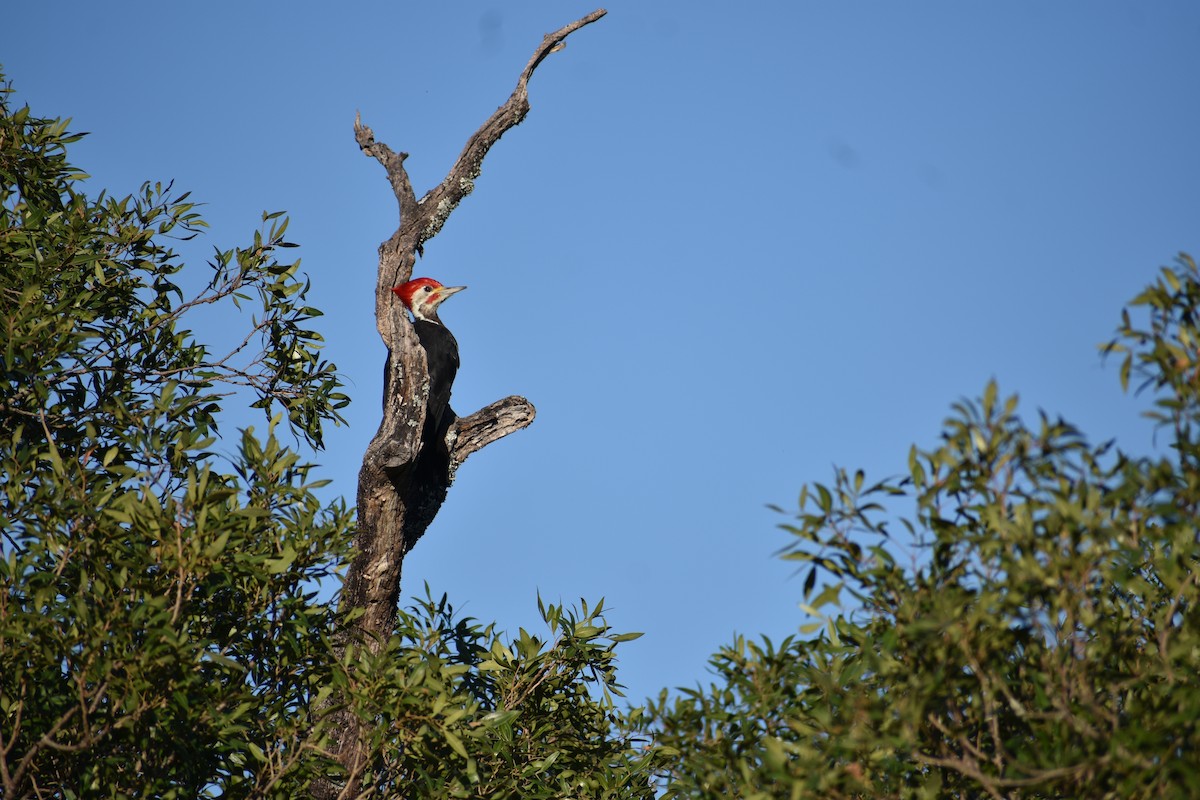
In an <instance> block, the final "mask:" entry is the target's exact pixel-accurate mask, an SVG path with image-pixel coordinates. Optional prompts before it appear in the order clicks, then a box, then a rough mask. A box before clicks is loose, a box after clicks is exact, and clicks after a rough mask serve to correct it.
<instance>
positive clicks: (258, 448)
mask: <svg viewBox="0 0 1200 800" xmlns="http://www.w3.org/2000/svg"><path fill="white" fill-rule="evenodd" d="M10 96H11V92H10V90H8V89H4V90H3V93H2V94H0V796H3V797H5V798H13V799H14V800H15V799H16V798H26V797H30V798H32V797H39V798H40V797H58V798H84V797H89V798H90V797H111V798H118V797H135V796H137V797H142V796H145V797H162V798H190V797H202V796H221V797H231V798H236V797H247V798H249V797H255V798H268V797H269V798H295V797H300V796H304V795H305V794H306V792H307V791H308V788H309V787H310V785H311V783H312V782H313V781H314V780H317V779H319V778H327V777H330V776H332V777H334V779H335V780H336V779H338V777H339V773H338V770H339V767H338V765H337V762H336V761H335V760H334V759H333V758H332V757H331V756H330V755H329V753H328V746H329V732H330V726H331V725H334V724H337V719H338V713H339V712H340V711H342V710H343V709H349V711H350V712H351V713H353V714H355V715H357V716H358V717H359V718H361V719H363V720H366V721H369V723H370V730H371V731H372V733H373V736H374V740H373V742H372V744H373V750H372V754H371V755H372V758H373V761H372V763H370V764H369V765H368V769H369V774H368V775H367V780H366V783H367V785H368V786H370V787H373V788H374V789H376V790H378V792H377V793H376V795H375V796H380V795H386V796H394V795H395V794H396V793H397V792H399V791H402V792H403V793H404V794H405V795H408V796H425V797H448V796H459V797H469V796H474V797H551V796H564V795H568V794H579V795H586V796H589V797H591V796H594V797H648V796H649V795H650V784H649V779H648V775H649V773H648V771H647V766H646V763H645V762H646V757H645V756H644V755H639V754H638V753H637V752H636V751H635V749H634V747H633V743H632V741H631V740H630V737H629V735H628V734H627V733H623V732H622V729H621V728H620V727H618V723H619V722H620V720H621V716H620V714H619V713H618V712H617V711H616V710H615V709H614V706H613V699H612V693H614V692H617V691H618V688H619V687H618V686H617V684H616V683H615V672H614V668H613V649H614V647H615V646H616V644H617V643H618V642H620V641H624V640H625V639H627V638H629V637H628V636H622V635H618V634H613V633H611V632H610V631H609V629H608V628H607V626H606V625H605V624H604V622H603V619H602V618H601V617H600V612H601V609H600V608H599V607H597V608H594V609H590V610H589V609H588V607H587V606H586V604H585V605H584V606H583V609H582V613H580V614H579V615H578V616H576V615H573V614H572V613H570V612H567V611H564V610H563V609H560V608H556V607H553V606H549V607H544V608H543V609H542V611H543V616H544V618H545V620H546V622H547V623H548V625H549V626H550V629H551V636H550V637H548V638H547V639H541V638H536V637H534V636H532V635H530V634H527V633H525V632H524V631H522V632H521V633H520V635H519V636H518V637H516V639H515V640H513V641H511V642H507V643H506V642H505V641H504V640H503V639H502V638H501V637H499V636H498V635H497V634H496V633H495V632H494V631H493V629H492V628H491V627H480V626H479V625H476V624H474V623H473V622H472V621H470V620H456V619H454V617H453V615H452V613H451V611H450V609H449V607H448V606H447V604H446V602H445V600H444V599H443V600H442V601H441V602H440V603H435V602H432V601H428V602H426V603H424V604H423V605H420V606H418V607H417V608H415V609H414V610H413V611H412V613H409V614H402V615H401V617H400V620H399V623H398V629H397V632H396V635H395V636H394V637H393V638H392V639H391V640H390V641H388V642H386V643H384V645H383V646H382V647H379V648H372V647H367V648H345V647H343V646H342V645H341V644H340V643H339V642H338V641H337V637H336V636H335V629H334V624H335V622H336V615H335V613H334V606H333V605H332V603H331V602H329V601H328V600H325V599H322V597H321V596H319V595H318V591H317V590H318V587H319V585H320V583H321V581H322V580H324V581H326V583H327V584H329V583H332V582H334V581H336V580H337V576H336V575H335V573H334V571H335V569H336V568H337V566H338V565H340V564H344V563H345V562H346V561H347V559H348V558H349V555H350V553H349V550H350V543H351V539H352V531H353V512H352V511H351V510H350V509H348V508H347V507H346V506H345V504H344V503H343V502H341V501H340V500H337V501H333V502H322V501H321V500H319V498H318V496H317V494H316V491H317V490H318V489H319V488H320V487H321V486H322V485H323V484H324V483H325V481H321V480H318V479H316V477H315V469H314V467H313V466H312V465H310V464H306V463H304V462H303V460H302V458H301V456H300V455H299V454H298V453H296V452H294V451H292V450H290V449H288V448H287V447H285V446H283V445H282V444H281V443H280V441H279V438H277V436H276V429H277V427H278V426H279V425H281V424H283V423H284V420H286V423H287V424H288V425H289V426H290V427H291V430H292V431H293V432H294V433H297V434H299V435H301V436H303V437H304V438H305V439H307V441H308V442H309V443H310V444H312V445H315V446H320V445H321V443H322V435H321V428H322V425H323V424H324V423H326V422H329V421H334V422H336V421H338V420H339V419H340V417H339V415H338V409H340V408H341V407H342V406H344V405H345V403H346V402H347V399H346V398H345V396H344V395H342V394H340V393H339V392H338V388H339V385H338V382H337V378H336V371H335V368H334V366H333V365H331V364H329V363H327V362H325V361H322V360H321V359H320V357H319V350H318V344H319V342H320V336H319V335H318V334H316V333H315V332H313V331H310V330H307V329H306V328H305V326H306V325H307V324H308V321H309V320H311V319H313V318H315V317H317V316H319V314H320V312H319V311H317V310H316V309H314V308H311V307H309V306H307V305H305V300H304V298H305V294H306V292H307V290H308V288H309V287H308V283H307V281H305V280H303V279H302V278H301V277H300V275H299V272H298V262H293V263H280V262H279V261H277V260H276V258H275V257H276V255H277V253H278V252H279V251H280V250H281V249H282V248H286V247H289V246H290V245H289V244H288V243H287V242H286V241H285V240H284V238H283V237H284V233H285V231H286V227H287V223H286V220H284V219H283V218H282V217H281V216H280V215H278V214H268V215H265V216H264V219H263V223H264V228H263V229H262V230H260V231H258V232H257V233H255V234H254V236H253V239H252V242H251V244H250V245H249V246H247V247H244V248H234V249H230V250H217V251H216V253H215V255H214V257H213V259H212V260H211V261H210V263H209V270H210V272H209V277H208V280H207V283H206V285H205V286H204V288H203V289H201V290H200V291H199V293H198V294H196V295H195V296H192V297H190V298H186V297H185V294H184V291H183V289H182V288H181V287H180V285H179V283H182V282H183V281H182V280H179V278H178V275H179V273H180V272H181V271H182V270H183V269H184V265H183V264H182V262H181V261H180V259H179V257H178V256H177V255H176V253H175V252H174V251H173V250H172V249H171V247H170V246H169V243H170V242H171V241H172V239H180V238H191V237H193V236H195V235H197V234H198V233H199V232H200V231H201V230H202V229H203V228H204V222H203V220H202V219H201V218H200V216H199V215H198V214H197V213H196V209H195V206H194V205H193V204H192V203H189V202H188V201H187V195H179V196H175V195H173V194H172V191H171V187H170V186H162V185H158V184H156V185H153V186H151V185H146V186H144V187H143V188H142V191H141V192H140V193H139V194H138V195H137V196H136V197H126V198H123V199H120V200H117V199H112V198H109V197H106V196H105V195H103V194H102V195H100V196H99V197H98V198H95V199H91V198H89V197H87V196H86V195H85V194H84V193H83V192H82V191H81V187H80V181H81V179H82V178H83V177H85V176H84V175H83V174H82V173H80V172H79V171H77V170H76V169H74V168H73V167H72V166H71V165H70V164H69V163H68V161H67V158H66V145H68V144H69V143H70V142H72V141H74V140H76V139H77V138H78V137H77V136H74V135H69V134H67V133H66V123H65V122H63V121H60V120H47V119H40V118H38V117H35V116H33V115H32V114H31V113H30V112H29V110H28V109H27V108H22V109H17V110H13V109H12V108H10V106H9V98H10ZM177 281H178V283H177ZM243 305H249V306H251V307H252V308H253V313H252V314H251V315H250V319H249V321H248V322H245V323H244V327H245V331H244V335H243V336H241V337H239V338H238V340H237V341H236V342H235V344H234V345H233V346H232V347H231V348H230V349H229V350H227V351H224V352H220V353H217V354H214V353H213V352H211V351H210V348H209V347H208V346H206V345H204V344H202V343H200V342H199V341H198V340H197V339H196V338H195V336H194V335H193V333H192V332H191V331H190V330H188V329H187V328H185V327H184V326H185V324H187V323H189V322H190V320H192V319H194V314H193V313H192V312H194V311H196V310H197V309H199V308H200V307H205V308H214V307H215V308H221V307H225V308H224V311H223V312H222V313H224V314H225V316H224V317H223V319H226V320H228V319H231V318H234V317H235V312H236V311H237V309H240V308H241V307H242V306H243ZM230 307H232V308H230ZM238 318H240V319H243V320H244V319H245V317H244V316H243V317H238ZM247 392H248V393H249V394H250V398H249V400H248V402H249V403H250V404H251V405H253V406H257V407H259V408H262V409H264V410H265V411H266V413H267V414H269V415H270V416H269V419H268V424H267V426H266V432H265V436H260V435H259V434H257V433H256V432H255V430H254V429H253V428H249V429H247V430H244V431H242V432H241V433H240V436H239V437H237V438H236V439H234V441H233V442H230V441H228V440H224V441H222V440H220V439H219V438H218V437H219V435H220V431H219V429H218V424H219V421H220V414H221V410H222V404H223V403H227V402H229V401H230V398H231V396H232V397H234V398H245V396H246V393H247ZM231 393H235V394H232V395H231ZM219 442H220V443H221V444H224V446H223V447H221V448H220V450H221V451H226V452H225V454H224V455H219V454H218V453H217V452H215V451H216V449H217V448H216V446H217V445H218V443H219ZM230 450H232V451H233V452H228V451H230ZM326 594H327V592H326ZM376 650H378V652H376ZM593 692H594V693H595V695H596V696H595V697H593Z"/></svg>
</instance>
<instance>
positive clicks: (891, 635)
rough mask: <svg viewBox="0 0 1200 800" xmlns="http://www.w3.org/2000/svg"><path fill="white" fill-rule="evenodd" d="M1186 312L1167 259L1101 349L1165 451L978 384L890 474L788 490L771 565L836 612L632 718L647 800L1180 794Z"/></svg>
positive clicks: (1197, 733) (1192, 605)
mask: <svg viewBox="0 0 1200 800" xmlns="http://www.w3.org/2000/svg"><path fill="white" fill-rule="evenodd" d="M1197 300H1200V273H1198V272H1197V268H1196V264H1195V262H1194V261H1193V260H1192V259H1190V258H1189V257H1187V256H1182V257H1181V258H1180V259H1179V261H1178V264H1177V266H1176V267H1175V268H1173V269H1166V270H1164V271H1163V273H1162V276H1161V277H1160V279H1159V280H1158V282H1157V283H1156V284H1155V285H1154V286H1152V287H1150V288H1149V289H1148V290H1147V291H1145V292H1143V293H1142V294H1141V295H1139V296H1138V297H1137V298H1135V299H1134V301H1133V306H1134V309H1135V312H1136V311H1139V310H1143V311H1144V312H1148V317H1149V323H1148V325H1147V326H1146V327H1144V328H1143V327H1138V326H1137V325H1135V324H1134V322H1133V321H1132V315H1131V313H1130V312H1128V311H1127V312H1125V314H1124V315H1123V317H1122V323H1121V326H1120V328H1119V329H1118V331H1119V338H1118V339H1117V340H1114V342H1112V343H1110V344H1109V345H1108V346H1106V348H1105V349H1106V350H1107V351H1109V352H1117V353H1121V354H1122V355H1123V360H1122V366H1121V380H1122V383H1123V384H1127V382H1128V380H1129V378H1130V376H1131V375H1136V376H1137V377H1138V378H1140V380H1141V382H1142V385H1143V386H1144V387H1150V388H1152V389H1154V390H1155V391H1156V392H1157V395H1156V397H1155V402H1154V409H1153V410H1152V411H1151V412H1149V413H1150V415H1151V416H1152V417H1153V418H1154V419H1155V420H1157V421H1158V422H1159V423H1160V424H1161V425H1162V426H1163V428H1164V429H1165V430H1167V431H1169V433H1170V436H1171V441H1170V445H1171V449H1172V453H1171V455H1170V456H1167V457H1153V458H1150V457H1146V458H1134V457H1132V456H1129V455H1128V454H1126V453H1123V452H1121V451H1119V450H1117V449H1116V448H1115V447H1113V446H1112V444H1111V443H1108V444H1102V445H1099V446H1095V445H1091V444H1089V443H1088V442H1087V441H1086V440H1085V439H1084V437H1083V436H1082V435H1081V434H1080V433H1079V432H1078V431H1076V430H1075V429H1074V428H1072V427H1071V426H1070V425H1069V424H1067V423H1066V422H1064V421H1062V420H1058V419H1051V418H1048V417H1047V416H1045V415H1041V416H1040V418H1039V419H1038V420H1037V422H1036V424H1034V425H1032V426H1029V425H1026V424H1025V423H1024V422H1023V421H1022V420H1021V419H1020V418H1019V417H1018V416H1017V414H1016V409H1017V401H1016V398H1015V397H1010V398H1007V399H1001V398H1000V396H999V392H998V390H997V388H996V386H995V385H994V384H992V385H989V386H988V387H987V388H986V390H985V391H984V394H983V397H982V398H981V399H980V400H979V401H978V402H976V403H960V404H957V405H956V406H955V407H954V415H953V416H952V417H951V418H950V419H949V420H948V421H947V423H946V427H945V432H944V433H943V436H942V442H941V444H940V446H939V447H937V448H935V449H933V450H930V451H920V450H917V449H915V448H914V450H913V451H912V453H911V454H910V456H909V460H908V474H907V476H906V477H904V478H903V479H900V480H887V481H883V482H880V483H877V484H874V485H868V484H867V483H866V481H865V479H864V476H863V475H862V473H856V474H854V475H850V474H848V473H847V472H845V471H838V472H837V474H836V478H835V481H834V483H833V485H831V486H822V485H816V486H814V487H812V488H811V489H809V488H808V487H806V488H805V489H804V490H803V491H802V492H801V494H800V502H799V506H800V508H799V513H798V514H797V515H796V516H795V518H794V520H793V521H792V522H791V523H789V524H787V525H784V526H783V527H784V528H785V529H786V530H787V531H788V532H789V533H790V534H791V535H792V536H793V537H794V540H793V543H792V544H791V545H790V546H789V547H788V548H787V550H786V552H785V555H784V557H785V558H787V559H789V560H794V561H797V562H798V563H800V564H801V565H807V566H806V570H807V572H806V580H805V584H804V593H805V600H806V604H807V605H806V608H807V609H808V611H809V612H810V613H812V614H817V613H818V612H819V608H818V607H820V606H823V605H827V604H829V603H837V602H838V600H839V599H840V597H841V595H842V594H843V593H845V594H848V595H849V596H850V597H851V598H853V602H852V603H851V604H850V606H849V609H848V610H847V611H845V612H840V613H835V614H834V615H832V616H829V617H826V618H823V620H822V621H820V622H818V623H817V624H816V625H815V626H813V628H809V629H808V630H807V631H806V632H805V631H802V633H801V635H800V636H797V637H793V638H789V639H788V640H786V641H784V642H781V643H780V644H779V645H778V646H773V645H772V644H771V643H770V642H766V641H764V642H763V643H762V644H761V645H756V644H753V643H749V642H746V641H743V640H740V639H739V640H738V641H737V642H736V643H735V644H734V645H733V646H731V647H728V648H725V649H723V650H722V651H721V652H720V653H718V654H717V655H716V656H715V657H714V659H713V661H712V666H713V668H714V670H715V671H716V673H717V675H718V680H717V682H715V683H714V684H713V685H712V686H711V687H710V688H709V689H708V690H701V689H697V690H696V691H691V692H686V693H684V694H683V695H682V696H680V697H678V698H674V699H670V698H668V697H667V696H666V695H665V694H664V695H663V697H662V698H660V700H659V701H658V702H657V703H654V704H652V707H651V709H650V711H649V718H648V723H649V727H650V728H651V729H652V730H653V731H654V732H655V736H656V739H657V742H658V748H659V753H660V755H661V756H663V757H664V758H665V759H668V760H669V762H670V766H669V767H668V768H667V769H665V770H664V772H663V776H662V777H663V781H664V783H665V785H666V787H667V795H668V796H688V797H717V796H722V795H724V796H739V797H790V798H803V797H823V798H824V797H864V798H866V797H869V798H876V797H906V798H907V797H913V798H921V797H942V796H951V797H1056V798H1078V797H1089V798H1137V797H1147V798H1149V797H1196V796H1200V773H1197V771H1196V769H1195V764H1196V761H1195V755H1194V754H1195V753H1197V752H1200V723H1198V722H1197V720H1200V618H1197V610H1196V609H1197V601H1198V600H1200V596H1198V595H1200V590H1198V588H1197V553H1198V549H1197V533H1196V520H1197V506H1198V504H1200V470H1197V465H1198V464H1200V460H1198V459H1200V441H1198V440H1197V434H1196V431H1197V425H1196V423H1197V419H1198V417H1197V412H1198V411H1200V373H1198V371H1197V370H1198V367H1197V365H1198V364H1200V353H1198V351H1197V345H1198V343H1200V329H1198V328H1197V310H1196V309H1197V307H1198V306H1197ZM901 499H910V501H911V502H913V503H914V505H915V511H914V512H913V513H911V514H909V515H908V516H899V515H898V514H897V512H896V511H895V508H896V506H897V505H898V504H899V501H900V500H901ZM897 529H900V530H902V531H903V535H902V536H897V535H896V530H897ZM818 575H821V576H823V580H821V581H818V580H817V576H818ZM816 629H820V633H819V634H816V635H813V636H811V638H803V637H804V635H805V633H807V634H813V633H814V631H815V630H816Z"/></svg>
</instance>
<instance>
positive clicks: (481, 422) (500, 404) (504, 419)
mask: <svg viewBox="0 0 1200 800" xmlns="http://www.w3.org/2000/svg"><path fill="white" fill-rule="evenodd" d="M536 413H537V412H536V409H534V407H533V403H530V402H529V401H528V400H526V399H525V398H524V397H516V396H513V397H506V398H504V399H503V400H497V401H496V402H494V403H492V404H491V405H489V406H485V407H484V408H481V409H479V410H478V411H476V412H475V413H474V414H471V415H469V416H466V417H462V418H461V419H459V420H458V421H456V422H455V424H454V428H453V433H452V434H451V435H452V436H454V437H455V439H454V444H453V446H452V448H451V450H450V461H451V463H452V465H453V466H454V467H455V468H457V467H458V465H459V464H461V463H463V462H464V461H466V460H467V457H468V456H470V455H471V454H472V453H474V452H476V451H477V450H482V449H483V448H485V447H487V446H488V445H489V444H491V443H492V442H494V441H496V440H497V439H502V438H504V437H505V436H508V435H509V434H510V433H516V432H517V431H519V430H521V429H522V428H527V427H529V423H531V422H533V417H534V415H535V414H536Z"/></svg>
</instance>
